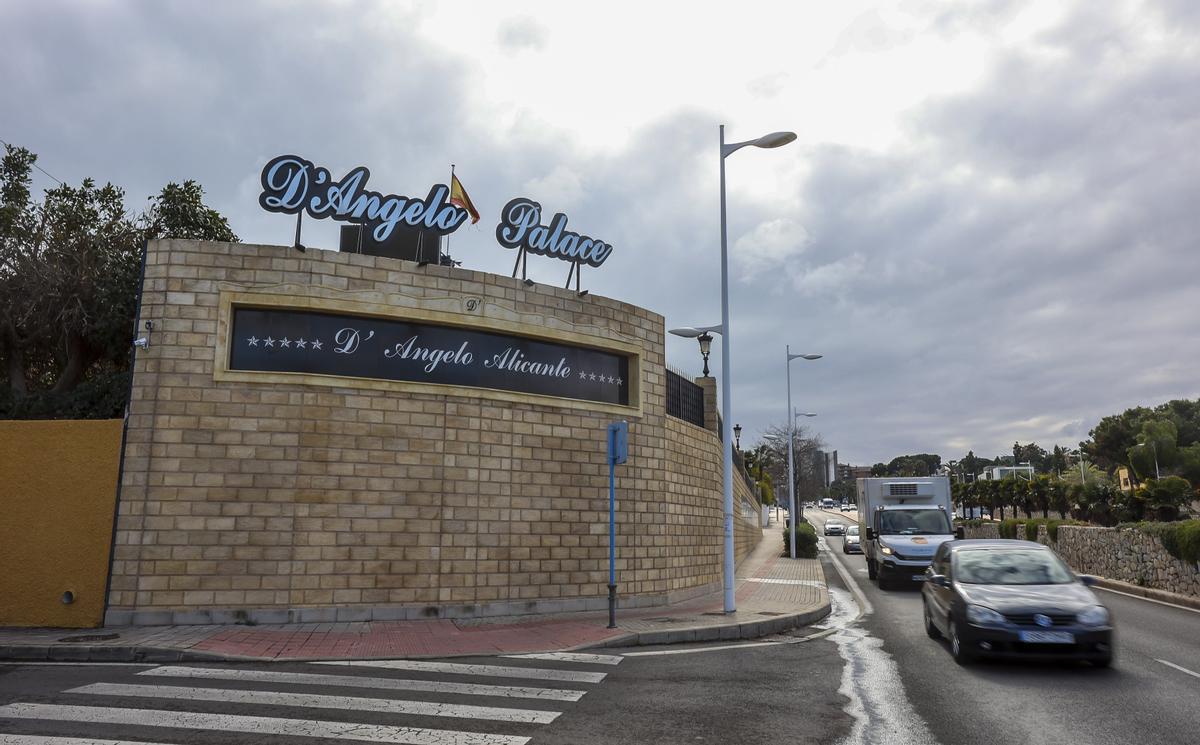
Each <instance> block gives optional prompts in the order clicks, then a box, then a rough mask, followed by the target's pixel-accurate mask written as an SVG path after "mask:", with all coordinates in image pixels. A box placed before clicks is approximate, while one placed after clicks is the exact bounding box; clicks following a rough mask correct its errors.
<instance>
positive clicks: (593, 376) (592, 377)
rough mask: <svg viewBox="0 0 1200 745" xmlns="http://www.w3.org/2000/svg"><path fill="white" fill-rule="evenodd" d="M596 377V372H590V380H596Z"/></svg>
mask: <svg viewBox="0 0 1200 745" xmlns="http://www.w3.org/2000/svg"><path fill="white" fill-rule="evenodd" d="M595 379H596V373H588V380H595Z"/></svg>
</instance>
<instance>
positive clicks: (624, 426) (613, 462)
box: [608, 420, 629, 629]
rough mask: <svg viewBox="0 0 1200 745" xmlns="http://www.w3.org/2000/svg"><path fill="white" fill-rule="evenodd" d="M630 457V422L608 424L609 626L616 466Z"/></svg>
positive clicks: (612, 618) (612, 624)
mask: <svg viewBox="0 0 1200 745" xmlns="http://www.w3.org/2000/svg"><path fill="white" fill-rule="evenodd" d="M628 459H629V422H626V421H625V420H621V421H619V422H613V423H612V424H610V425H608V627H609V628H610V629H615V628H616V627H617V561H616V557H617V521H616V504H617V488H616V467H617V464H618V463H624V462H625V461H626V460H628Z"/></svg>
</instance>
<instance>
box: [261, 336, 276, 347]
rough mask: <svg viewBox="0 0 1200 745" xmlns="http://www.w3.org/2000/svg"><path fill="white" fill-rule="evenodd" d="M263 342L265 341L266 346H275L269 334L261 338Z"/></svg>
mask: <svg viewBox="0 0 1200 745" xmlns="http://www.w3.org/2000/svg"><path fill="white" fill-rule="evenodd" d="M263 343H265V344H266V345H267V346H268V347H273V346H275V340H274V339H272V338H271V337H269V336H268V337H267V338H266V339H263Z"/></svg>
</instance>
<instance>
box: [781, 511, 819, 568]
mask: <svg viewBox="0 0 1200 745" xmlns="http://www.w3.org/2000/svg"><path fill="white" fill-rule="evenodd" d="M791 539H792V531H791V527H790V521H788V520H785V521H784V523H783V555H784V556H791V555H792V550H791ZM796 558H797V559H815V558H817V529H816V528H814V527H813V526H812V524H810V523H806V522H805V523H797V524H796Z"/></svg>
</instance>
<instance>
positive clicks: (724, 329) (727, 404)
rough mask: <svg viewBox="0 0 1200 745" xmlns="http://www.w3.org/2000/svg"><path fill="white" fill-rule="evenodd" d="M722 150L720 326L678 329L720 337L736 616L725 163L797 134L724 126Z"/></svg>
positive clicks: (731, 606) (727, 565)
mask: <svg viewBox="0 0 1200 745" xmlns="http://www.w3.org/2000/svg"><path fill="white" fill-rule="evenodd" d="M719 129H720V132H719V134H720V146H721V150H720V153H721V158H720V161H721V325H720V326H710V327H708V328H684V329H675V330H672V331H671V333H673V334H676V335H677V336H686V337H691V338H697V337H699V336H700V335H701V334H703V333H705V332H709V333H719V334H721V337H722V338H721V431H722V437H721V442H722V449H723V450H724V451H725V457H724V464H723V465H724V476H725V479H724V481H725V484H724V489H725V562H724V572H723V574H724V576H723V584H724V586H725V587H724V589H725V612H726V613H735V612H736V611H737V604H736V603H735V601H734V593H733V573H734V560H733V448H732V445H733V431H732V427H733V414H732V401H731V400H730V388H731V385H730V378H731V377H732V375H731V374H730V369H729V368H730V364H729V357H730V354H729V240H728V236H727V233H726V222H725V159H726V158H728V157H729V156H730V155H732V154H733V153H736V152H737V151H738V150H741V149H742V148H744V147H761V148H775V147H780V146H782V145H786V144H788V143H789V142H791V141H792V140H794V139H796V133H795V132H772V133H771V134H766V135H763V136H762V137H759V138H758V139H754V140H746V141H745V142H731V143H728V144H726V142H725V125H724V124H722V125H721V126H720V128H719Z"/></svg>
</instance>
